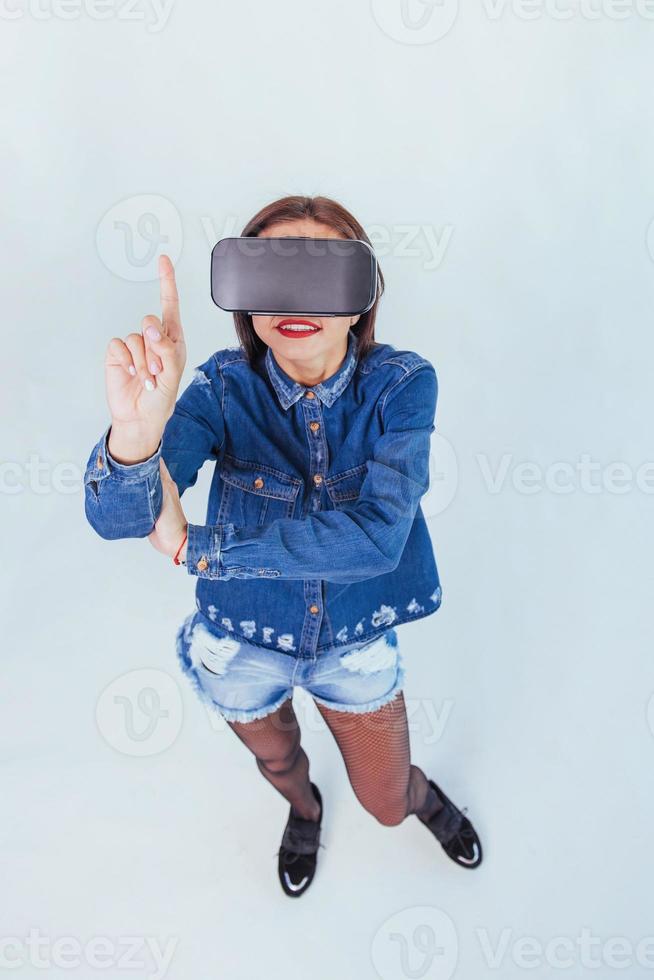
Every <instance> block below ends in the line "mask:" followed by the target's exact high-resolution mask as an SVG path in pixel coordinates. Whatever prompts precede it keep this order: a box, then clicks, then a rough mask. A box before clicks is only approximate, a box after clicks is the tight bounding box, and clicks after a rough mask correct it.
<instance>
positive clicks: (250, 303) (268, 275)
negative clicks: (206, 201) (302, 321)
mask: <svg viewBox="0 0 654 980" xmlns="http://www.w3.org/2000/svg"><path fill="white" fill-rule="evenodd" d="M376 295H377V259H376V257H375V253H374V252H373V250H372V249H371V247H370V246H369V245H368V244H367V243H366V242H362V241H360V240H359V239H351V238H347V239H342V238H300V237H288V238H222V239H221V240H220V241H219V242H218V243H217V245H215V246H214V248H213V251H212V253H211V298H212V299H213V301H214V303H215V304H216V306H219V307H220V308H221V310H227V311H228V312H230V313H261V314H274V315H276V314H280V313H281V314H283V313H312V314H313V315H314V316H351V315H353V314H355V313H366V312H367V311H368V310H369V309H370V308H371V306H372V305H373V303H374V302H375V297H376Z"/></svg>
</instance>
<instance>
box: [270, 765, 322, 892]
mask: <svg viewBox="0 0 654 980" xmlns="http://www.w3.org/2000/svg"><path fill="white" fill-rule="evenodd" d="M311 788H312V790H313V794H314V796H315V797H316V799H317V800H318V803H320V816H319V818H318V820H305V819H304V817H295V816H293V808H292V807H291V810H290V812H289V815H288V820H287V822H286V827H285V828H284V835H283V837H282V843H281V845H280V848H279V851H278V855H279V859H278V863H277V867H278V871H279V880H280V881H281V883H282V888H283V889H284V891H285V892H286V894H287V895H290V896H291V897H292V898H298V897H299V896H300V895H302V894H304V892H305V891H306V890H307V888H308V887H309V885H310V884H311V882H312V881H313V876H314V874H315V873H316V863H317V861H318V848H319V847H323V846H324V845H322V844H321V843H320V827H321V824H322V796H321V795H320V790H319V789H318V787H317V786H316V784H315V783H311Z"/></svg>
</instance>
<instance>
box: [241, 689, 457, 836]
mask: <svg viewBox="0 0 654 980" xmlns="http://www.w3.org/2000/svg"><path fill="white" fill-rule="evenodd" d="M316 705H317V707H318V710H319V711H320V714H321V715H322V717H323V718H324V720H325V723H326V725H327V727H328V728H329V730H330V731H331V733H332V735H333V736H334V738H335V740H336V743H337V745H338V747H339V749H340V752H341V754H342V756H343V761H344V762H345V768H346V770H347V774H348V778H349V780H350V783H351V785H352V789H353V790H354V793H355V795H356V797H357V799H358V800H359V802H360V803H361V805H362V806H363V807H365V809H366V810H367V811H368V812H369V813H371V814H372V815H373V816H374V817H375V818H376V819H377V820H378V821H379V822H380V823H382V824H384V825H386V826H389V827H390V826H394V825H396V824H399V823H401V822H402V821H403V820H404V819H405V817H407V816H409V814H412V813H415V814H416V815H417V816H420V817H422V818H423V819H429V817H431V816H432V815H433V814H434V813H436V812H437V811H438V810H439V809H440V808H441V803H440V801H439V799H438V797H437V796H436V793H435V792H434V790H433V789H432V787H431V786H430V785H429V782H428V781H427V777H426V776H425V774H424V772H423V771H422V769H419V768H418V766H414V765H413V764H412V763H411V756H410V745H409V726H408V721H407V714H406V705H405V702H404V695H403V693H402V691H399V692H398V694H397V695H396V696H395V698H394V699H393V700H392V701H389V702H388V703H387V704H385V705H384V706H383V707H381V708H378V709H377V710H376V711H371V712H362V713H358V712H350V711H333V710H332V709H331V708H326V707H324V705H322V704H318V702H316ZM228 724H229V725H230V727H231V728H232V729H233V731H234V732H235V733H236V734H237V735H238V737H239V738H240V739H241V741H242V742H244V743H245V745H247V747H248V748H249V749H250V751H251V752H252V753H253V754H254V756H255V759H256V763H257V766H258V767H259V770H260V772H261V773H262V774H263V775H264V776H265V778H266V779H267V780H268V781H269V782H270V783H272V785H273V786H274V787H275V788H276V789H277V790H278V791H279V792H280V793H281V794H282V796H283V797H285V799H287V800H288V802H289V803H290V804H291V806H292V807H293V811H294V813H295V814H296V815H297V816H301V817H305V819H308V820H317V819H318V816H319V814H320V808H319V805H318V802H317V800H316V798H315V797H314V795H313V792H312V790H311V786H310V783H309V759H308V757H307V755H306V753H305V751H304V749H303V748H302V746H301V744H300V727H299V724H298V721H297V716H296V714H295V711H294V710H293V704H292V701H291V700H290V699H289V700H287V701H285V702H284V704H282V706H281V707H280V708H279V709H278V710H277V711H274V712H273V713H272V714H270V715H267V716H266V717H265V718H260V719H257V720H256V721H250V722H231V721H230V722H228Z"/></svg>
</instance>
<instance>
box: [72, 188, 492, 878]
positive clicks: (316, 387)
mask: <svg viewBox="0 0 654 980" xmlns="http://www.w3.org/2000/svg"><path fill="white" fill-rule="evenodd" d="M242 235H243V236H248V237H256V236H260V237H264V236H271V237H286V236H300V237H305V238H340V239H359V240H363V241H365V242H367V243H368V244H370V242H369V239H368V237H367V235H366V233H365V231H364V229H363V228H362V227H361V225H360V224H359V222H358V221H357V220H356V219H355V218H354V217H353V216H352V215H351V214H350V213H349V212H348V211H347V210H346V209H345V208H343V207H342V206H341V205H340V204H338V203H337V202H335V201H332V200H330V199H328V198H324V197H318V198H310V197H299V196H298V197H295V196H293V197H286V198H283V199H281V200H279V201H275V202H273V203H272V204H269V205H268V206H267V207H265V208H263V209H262V210H261V211H260V212H259V213H258V214H256V215H255V216H254V217H253V218H252V220H251V221H250V222H248V224H247V225H246V227H245V229H244V230H243V232H242ZM160 279H161V306H162V317H161V319H159V318H158V317H156V316H146V317H145V318H144V320H143V333H142V334H139V333H132V334H130V335H129V336H128V337H126V338H125V340H124V341H123V340H121V339H119V338H117V337H114V338H113V339H112V340H111V342H110V343H109V346H108V349H107V354H106V363H105V376H106V387H107V397H108V402H109V409H110V412H111V424H110V426H109V427H108V428H107V430H106V431H105V433H104V434H103V436H102V437H101V439H100V440H99V442H98V443H97V444H96V446H95V447H94V449H93V451H92V452H91V455H90V457H89V460H88V464H87V468H86V474H85V511H86V515H87V518H88V520H89V521H90V523H91V525H92V526H93V527H94V528H95V530H96V531H97V532H98V533H99V534H100V535H101V536H102V537H104V538H111V539H113V538H124V537H146V536H147V537H148V538H149V540H150V542H151V543H152V545H153V546H154V547H155V548H156V549H157V550H158V551H159V552H161V553H162V554H165V555H167V556H169V557H172V558H174V560H175V563H176V564H179V563H180V562H182V563H184V564H185V567H186V570H187V572H188V573H189V574H191V575H194V576H197V578H198V582H197V587H196V606H197V608H196V610H195V611H194V612H193V613H192V614H191V615H189V616H188V617H187V619H186V620H185V622H184V623H183V624H182V625H181V627H180V629H179V631H178V634H177V650H178V655H179V659H180V663H181V665H182V667H183V669H184V671H185V673H186V674H187V675H188V677H189V678H190V679H191V681H192V682H193V684H194V686H195V688H196V690H197V693H198V694H199V695H200V697H202V698H203V699H205V700H206V701H207V702H208V703H210V704H211V705H212V706H213V707H214V709H216V710H218V711H219V712H220V713H221V714H222V715H223V716H224V717H225V719H226V720H227V722H228V724H229V726H230V727H231V729H232V730H233V731H234V732H235V733H236V735H237V736H238V737H239V738H240V739H241V740H242V741H243V742H244V743H245V745H246V746H248V748H249V749H250V750H251V751H252V753H253V755H254V757H255V759H256V763H257V766H258V768H259V770H260V772H261V773H262V774H263V776H264V777H265V778H266V779H267V780H268V781H269V782H270V783H271V784H272V785H273V786H274V787H275V788H276V789H277V790H278V791H279V792H280V793H281V794H282V795H283V796H284V797H285V799H286V800H287V801H288V802H289V804H290V810H289V815H288V820H287V823H286V826H285V828H284V833H283V836H282V842H281V845H280V848H279V853H278V873H279V878H280V882H281V884H282V888H283V889H284V891H285V893H286V894H287V895H290V896H293V897H297V896H299V895H301V894H303V893H304V892H305V891H306V889H307V888H308V887H309V885H310V884H311V881H312V879H313V876H314V873H315V869H316V862H317V852H318V847H319V846H320V830H321V825H322V816H323V805H322V804H323V801H322V796H321V793H320V791H319V789H318V787H317V785H316V784H315V782H313V781H311V780H310V778H309V760H308V758H307V755H306V753H305V751H304V749H303V748H302V746H301V741H300V730H299V725H298V722H297V718H296V715H295V713H294V710H293V704H292V694H293V688H294V687H296V686H297V687H303V688H304V689H305V690H306V691H307V692H309V693H310V694H311V695H312V697H313V698H314V700H315V703H316V705H317V707H318V710H319V711H320V713H321V715H322V717H323V718H324V720H325V722H326V724H327V726H328V727H329V729H330V731H331V732H332V733H333V735H334V737H335V739H336V741H337V743H338V746H339V749H340V751H341V752H342V755H343V759H344V761H345V765H346V768H347V773H348V777H349V779H350V782H351V785H352V787H353V789H354V792H355V794H356V796H357V798H358V799H359V801H360V802H361V804H362V805H363V806H364V807H365V808H366V810H368V811H369V812H370V813H371V814H372V815H373V816H374V817H375V818H376V819H377V820H378V821H380V822H381V823H382V824H384V825H387V826H392V825H396V824H399V823H400V822H401V821H403V820H404V819H405V817H407V816H408V815H410V814H415V815H416V816H417V817H418V818H419V819H420V820H421V821H422V822H423V823H424V824H425V826H426V827H427V828H428V829H429V830H430V832H431V833H433V834H434V836H435V837H436V838H437V839H438V840H439V841H440V842H441V844H442V846H443V848H444V849H445V851H446V853H447V854H448V855H449V857H451V858H452V859H453V860H454V861H456V862H457V863H458V864H460V865H462V866H463V867H469V868H472V867H477V866H478V865H479V863H480V862H481V844H480V842H479V838H478V836H477V834H476V832H475V830H474V829H473V827H472V825H471V823H470V821H469V820H468V818H467V817H466V816H465V815H464V813H463V812H461V811H459V810H458V809H457V807H456V806H455V805H454V804H453V803H452V802H451V801H450V800H449V799H448V798H447V796H445V794H444V793H443V791H442V790H441V789H440V788H439V787H438V786H437V785H436V783H435V782H434V781H433V780H432V779H429V778H428V777H427V776H426V775H425V774H424V772H423V771H422V770H421V769H420V768H418V767H417V766H415V765H413V764H412V763H411V761H410V747H409V732H408V722H407V715H406V707H405V702H404V696H403V693H402V684H403V678H404V667H403V663H402V657H401V654H400V651H399V648H398V645H397V631H396V627H397V626H398V625H399V624H401V623H403V622H408V621H410V620H415V619H419V618H421V617H423V616H429V615H431V614H432V613H433V612H436V610H437V609H438V608H439V606H440V603H441V587H440V582H439V577H438V571H437V567H436V562H435V558H434V554H433V549H432V546H431V540H430V537H429V532H428V529H427V525H426V523H425V520H424V517H423V515H422V512H421V509H420V498H421V496H422V495H423V494H424V493H425V491H426V490H427V489H428V486H429V446H430V436H431V433H432V432H433V431H434V418H435V411H436V399H437V379H436V373H435V371H434V368H433V366H432V365H431V363H430V362H429V361H428V360H426V359H425V358H424V357H422V356H421V355H419V354H417V353H415V352H413V351H405V350H397V349H396V348H395V347H393V346H392V345H390V344H380V343H377V342H376V341H375V340H374V327H375V317H376V313H377V306H378V302H379V298H380V296H381V294H382V292H383V288H384V280H383V277H382V275H381V272H379V273H378V283H377V297H376V300H375V303H374V305H373V306H372V308H371V309H370V310H369V311H368V312H367V313H364V314H361V315H360V316H354V317H342V316H334V317H331V316H330V317H315V316H310V317H309V316H306V317H285V316H268V315H253V316H249V315H245V314H240V313H236V314H234V318H235V326H236V332H237V335H238V338H239V341H240V344H239V346H237V347H231V348H225V349H223V350H219V351H217V352H216V353H214V354H213V355H212V356H211V357H210V358H209V359H208V360H207V361H205V362H204V363H203V364H201V365H199V366H198V367H197V368H196V370H195V374H194V377H193V380H192V382H191V384H190V385H189V386H188V387H187V388H186V390H185V391H184V392H183V394H182V395H181V397H180V398H179V399H178V398H177V393H178V387H179V383H180V379H181V376H182V372H183V369H184V365H185V362H186V349H185V342H184V333H183V330H182V325H181V320H180V313H179V302H178V295H177V289H176V285H175V277H174V271H173V268H172V264H171V262H170V260H169V259H168V258H167V257H166V256H162V258H161V259H160ZM207 459H213V460H215V464H216V465H215V471H214V475H213V480H212V483H211V490H210V495H209V501H208V508H207V523H206V525H194V524H190V523H188V522H187V519H186V517H185V514H184V510H183V508H182V504H181V501H180V497H181V496H182V495H183V493H184V491H185V490H186V489H187V487H189V486H193V485H194V484H195V482H196V480H197V474H198V471H199V469H200V467H201V466H202V465H203V463H204V462H205V461H206V460H207Z"/></svg>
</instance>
